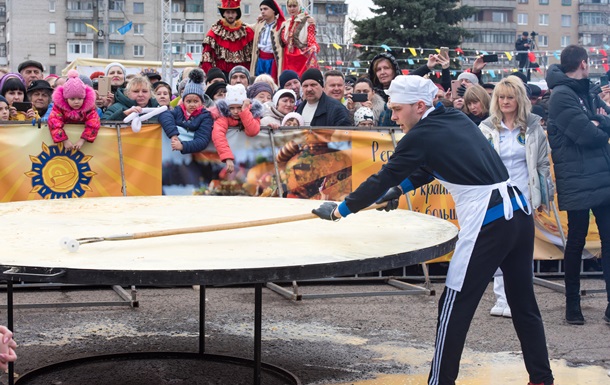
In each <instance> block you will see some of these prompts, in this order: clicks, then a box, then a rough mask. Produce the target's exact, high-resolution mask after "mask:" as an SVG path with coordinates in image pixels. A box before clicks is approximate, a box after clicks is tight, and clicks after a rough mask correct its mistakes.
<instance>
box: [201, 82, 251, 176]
mask: <svg viewBox="0 0 610 385" xmlns="http://www.w3.org/2000/svg"><path fill="white" fill-rule="evenodd" d="M216 108H217V114H218V118H217V119H216V120H215V121H214V129H213V130H212V141H214V146H215V147H216V151H217V152H218V155H219V156H220V160H222V161H223V162H225V163H226V164H227V173H228V174H230V173H232V172H233V171H234V170H235V164H234V160H235V157H234V156H233V152H232V151H231V147H229V142H228V141H227V131H228V129H229V127H239V129H240V131H241V130H243V131H245V132H246V135H248V136H256V135H258V133H259V132H260V130H261V117H262V115H263V105H262V104H261V103H260V102H259V101H257V100H253V101H250V99H248V98H247V96H246V88H245V87H244V86H243V85H242V84H236V85H234V86H231V85H227V96H226V97H225V99H220V100H217V101H216Z"/></svg>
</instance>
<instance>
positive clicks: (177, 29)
mask: <svg viewBox="0 0 610 385" xmlns="http://www.w3.org/2000/svg"><path fill="white" fill-rule="evenodd" d="M183 29H184V25H183V24H182V22H180V21H172V24H171V25H170V30H169V32H171V33H182V31H183Z"/></svg>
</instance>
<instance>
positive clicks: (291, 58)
mask: <svg viewBox="0 0 610 385" xmlns="http://www.w3.org/2000/svg"><path fill="white" fill-rule="evenodd" d="M286 8H287V10H288V14H289V15H290V17H289V18H288V20H286V21H285V22H284V23H283V24H282V28H281V30H280V34H281V38H282V44H283V45H284V67H283V68H282V70H293V71H295V72H296V73H298V74H299V77H300V76H301V75H303V72H305V71H306V70H307V69H308V68H319V66H318V60H317V59H316V54H317V53H318V52H320V46H319V45H318V43H317V42H316V25H315V20H314V19H313V18H312V17H311V16H309V15H308V14H307V13H306V12H305V11H304V9H303V7H302V6H301V3H300V0H287V2H286Z"/></svg>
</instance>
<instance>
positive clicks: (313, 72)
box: [301, 68, 324, 87]
mask: <svg viewBox="0 0 610 385" xmlns="http://www.w3.org/2000/svg"><path fill="white" fill-rule="evenodd" d="M306 80H315V81H317V82H318V83H320V85H321V86H322V87H324V77H323V76H322V72H320V70H319V69H317V68H310V69H308V70H307V71H305V72H303V75H301V84H303V83H305V81H306Z"/></svg>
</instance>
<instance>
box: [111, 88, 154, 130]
mask: <svg viewBox="0 0 610 385" xmlns="http://www.w3.org/2000/svg"><path fill="white" fill-rule="evenodd" d="M125 92H126V90H125V89H124V88H119V89H118V90H117V91H116V93H115V94H114V101H115V103H114V104H113V105H111V106H110V107H108V108H107V109H106V111H105V112H104V115H103V116H102V120H123V119H125V117H126V115H125V111H127V110H128V109H130V108H131V107H136V106H137V105H138V104H137V103H136V101H135V100H133V99H130V98H128V97H127V95H125ZM146 107H148V108H151V107H159V103H157V100H156V99H155V98H153V97H151V98H150V100H149V101H148V104H147V105H146ZM154 121H157V117H156V116H155V117H153V118H151V119H150V120H147V122H149V123H150V122H154Z"/></svg>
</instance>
